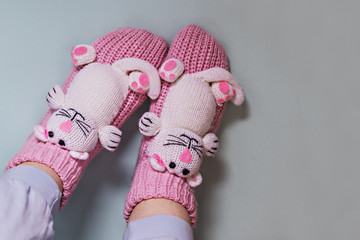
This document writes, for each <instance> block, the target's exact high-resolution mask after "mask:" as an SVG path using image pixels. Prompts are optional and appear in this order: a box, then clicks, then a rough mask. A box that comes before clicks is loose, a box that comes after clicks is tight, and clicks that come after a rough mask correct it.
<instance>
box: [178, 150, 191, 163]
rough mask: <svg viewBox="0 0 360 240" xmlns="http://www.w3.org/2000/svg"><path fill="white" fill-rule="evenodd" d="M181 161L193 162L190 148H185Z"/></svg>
mask: <svg viewBox="0 0 360 240" xmlns="http://www.w3.org/2000/svg"><path fill="white" fill-rule="evenodd" d="M180 161H182V162H186V163H191V152H190V150H189V149H187V148H186V149H185V150H184V151H183V152H182V154H181V155H180Z"/></svg>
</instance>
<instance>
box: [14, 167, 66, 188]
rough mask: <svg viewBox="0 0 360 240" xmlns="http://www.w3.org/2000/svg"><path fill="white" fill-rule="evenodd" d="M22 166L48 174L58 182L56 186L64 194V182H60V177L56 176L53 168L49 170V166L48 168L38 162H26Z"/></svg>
mask: <svg viewBox="0 0 360 240" xmlns="http://www.w3.org/2000/svg"><path fill="white" fill-rule="evenodd" d="M21 165H27V166H31V167H36V168H39V169H41V170H43V171H44V172H46V173H47V174H49V175H50V177H51V178H52V179H54V181H55V182H56V184H57V185H58V187H59V190H60V192H61V193H62V191H63V187H62V182H61V180H60V177H59V176H58V175H57V174H56V172H55V171H54V170H52V169H51V168H49V167H48V166H46V165H44V164H41V163H37V162H25V163H22V164H20V165H19V166H21Z"/></svg>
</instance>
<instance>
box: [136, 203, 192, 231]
mask: <svg viewBox="0 0 360 240" xmlns="http://www.w3.org/2000/svg"><path fill="white" fill-rule="evenodd" d="M154 215H172V216H175V217H179V218H181V219H183V220H185V221H186V222H187V223H189V224H190V225H191V222H190V217H189V213H188V211H187V210H186V209H185V208H184V207H183V206H182V205H181V204H179V203H177V202H174V201H172V200H169V199H164V198H153V199H148V200H144V201H142V202H140V203H139V204H137V205H136V207H135V208H134V210H133V211H132V213H131V215H130V218H129V222H131V221H135V220H139V219H143V218H146V217H150V216H154Z"/></svg>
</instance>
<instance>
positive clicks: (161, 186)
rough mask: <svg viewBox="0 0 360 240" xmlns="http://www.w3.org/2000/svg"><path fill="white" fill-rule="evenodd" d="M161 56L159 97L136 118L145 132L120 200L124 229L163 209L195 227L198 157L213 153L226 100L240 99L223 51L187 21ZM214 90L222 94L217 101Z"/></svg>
mask: <svg viewBox="0 0 360 240" xmlns="http://www.w3.org/2000/svg"><path fill="white" fill-rule="evenodd" d="M166 59H167V61H165V63H164V64H163V65H162V67H161V68H160V70H159V72H160V76H161V77H162V78H163V79H164V80H165V82H163V86H162V90H161V94H160V97H159V98H158V100H156V101H153V102H152V104H151V106H150V113H145V114H144V115H143V117H142V118H141V120H140V122H139V129H140V131H141V133H142V134H143V135H145V137H144V138H143V141H142V144H141V147H140V150H139V157H138V162H137V166H136V169H135V173H134V177H133V182H132V186H131V188H130V191H129V193H128V196H127V201H126V205H125V211H124V214H125V219H126V220H127V221H128V222H129V225H128V229H129V228H131V227H132V224H133V223H136V222H138V221H141V220H145V219H150V218H155V217H156V216H158V215H163V214H166V215H167V216H174V217H176V218H178V219H181V220H183V221H184V222H187V223H189V225H188V226H190V225H191V227H194V226H195V223H196V217H197V212H196V206H197V202H196V200H195V196H194V188H195V187H196V186H198V185H199V184H200V183H201V182H202V177H201V174H200V173H199V172H198V170H199V167H200V164H201V161H202V156H203V155H206V156H213V155H214V154H215V152H216V150H217V148H218V139H217V137H216V136H215V134H214V133H215V132H216V129H217V127H218V125H219V123H220V119H221V116H222V114H223V111H224V109H225V105H226V103H225V101H229V100H232V101H233V102H234V103H235V104H241V102H242V100H243V95H242V90H241V88H240V86H239V85H238V83H237V82H236V81H234V78H233V77H232V75H231V74H230V73H229V72H228V71H227V70H228V61H227V57H226V54H225V51H224V50H223V48H222V47H221V45H220V44H219V43H218V42H217V41H216V40H215V39H214V38H213V37H212V36H211V35H210V34H208V33H206V32H205V31H204V30H202V29H201V28H199V27H197V26H194V25H191V26H188V27H185V28H184V29H183V30H181V31H180V32H179V33H178V35H177V36H176V37H175V39H174V41H173V42H172V44H171V47H170V50H169V53H168V56H167V57H166ZM221 81H223V83H221V84H220V83H219V82H221ZM226 81H229V82H230V83H227V82H226ZM219 86H221V87H219ZM219 92H220V93H221V94H224V96H225V95H226V96H225V97H224V100H223V101H220V102H219V100H218V99H219V96H220V95H221V94H219ZM229 92H230V93H231V94H229ZM215 93H216V94H215ZM221 96H222V95H221ZM144 222H145V221H144ZM148 224H149V226H147V227H146V228H151V227H154V228H156V225H155V223H151V221H148ZM171 228H173V229H177V228H178V225H173V226H171ZM132 231H133V230H127V232H132ZM126 236H128V235H126ZM134 236H135V234H134ZM158 236H162V235H158ZM172 237H173V238H178V237H177V236H172ZM131 239H141V238H135V237H134V238H131ZM150 239H151V238H150ZM169 239H170V238H169ZM178 239H183V238H178ZM184 239H192V236H191V237H189V238H184Z"/></svg>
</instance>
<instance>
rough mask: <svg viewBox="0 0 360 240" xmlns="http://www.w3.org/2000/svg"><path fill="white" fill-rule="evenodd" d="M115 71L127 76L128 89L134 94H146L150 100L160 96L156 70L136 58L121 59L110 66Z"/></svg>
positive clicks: (158, 78)
mask: <svg viewBox="0 0 360 240" xmlns="http://www.w3.org/2000/svg"><path fill="white" fill-rule="evenodd" d="M112 67H114V68H115V69H116V70H118V71H121V72H122V73H124V74H125V75H128V73H129V72H130V74H129V87H130V89H132V90H133V91H135V92H139V93H142V94H145V93H147V95H148V96H149V97H150V98H151V99H156V98H157V97H158V96H159V94H160V77H159V75H158V72H157V70H156V68H155V67H154V66H153V65H151V64H150V63H148V62H146V61H144V60H141V59H138V58H123V59H120V60H119V61H116V62H115V63H113V64H112Z"/></svg>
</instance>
